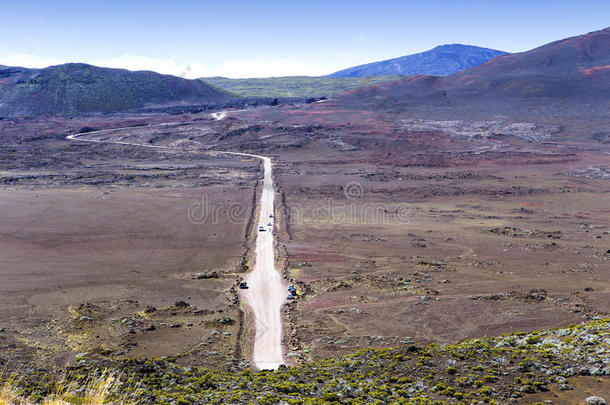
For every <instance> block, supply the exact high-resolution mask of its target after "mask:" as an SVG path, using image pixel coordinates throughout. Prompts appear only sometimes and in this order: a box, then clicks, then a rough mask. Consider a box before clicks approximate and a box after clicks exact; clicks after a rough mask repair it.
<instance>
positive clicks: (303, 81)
mask: <svg viewBox="0 0 610 405" xmlns="http://www.w3.org/2000/svg"><path fill="white" fill-rule="evenodd" d="M401 77H402V76H375V77H336V78H331V77H311V76H286V77H266V78H254V79H229V78H226V77H205V78H202V79H201V80H202V81H203V82H205V83H207V84H209V85H211V86H213V87H215V88H219V89H223V90H225V91H228V92H231V93H233V94H237V95H239V96H242V97H323V96H330V95H333V94H335V93H339V92H341V91H346V90H352V89H355V88H357V87H362V86H368V85H371V84H375V83H380V82H387V81H391V80H397V79H400V78H401Z"/></svg>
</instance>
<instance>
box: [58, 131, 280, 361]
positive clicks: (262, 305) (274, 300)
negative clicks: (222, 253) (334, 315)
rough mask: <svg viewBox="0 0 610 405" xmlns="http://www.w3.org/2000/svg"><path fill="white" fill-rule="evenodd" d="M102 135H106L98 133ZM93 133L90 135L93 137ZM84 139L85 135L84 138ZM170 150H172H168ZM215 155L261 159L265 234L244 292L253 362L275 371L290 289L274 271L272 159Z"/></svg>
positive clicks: (75, 137) (258, 243)
mask: <svg viewBox="0 0 610 405" xmlns="http://www.w3.org/2000/svg"><path fill="white" fill-rule="evenodd" d="M96 132H103V131H96ZM91 134H93V132H90V133H87V135H91ZM83 135H84V134H83ZM67 138H68V139H70V140H81V141H88V142H105V141H99V140H95V139H88V138H83V137H81V136H79V135H70V136H68V137H67ZM112 143H118V144H123V145H133V146H142V147H148V148H159V149H163V148H165V149H167V148H168V147H166V146H155V145H146V144H137V143H128V142H121V141H117V142H112ZM169 148H170V149H171V147H169ZM213 153H227V154H231V155H238V156H248V157H254V158H258V159H262V161H263V167H264V180H263V190H262V194H261V199H260V203H259V213H258V225H257V229H258V228H259V227H261V226H262V227H263V229H264V231H257V237H256V251H255V253H256V262H255V265H254V270H253V271H252V272H251V273H250V274H249V275H248V276H247V278H246V281H247V283H248V285H249V289H247V290H244V296H245V297H246V300H247V301H248V304H249V305H250V307H251V308H252V312H253V314H254V323H255V335H254V349H253V354H252V357H253V358H252V361H253V364H254V366H255V367H256V368H258V369H261V370H264V369H276V368H278V367H279V366H280V365H281V364H284V356H283V347H282V317H281V308H282V305H283V303H284V302H285V300H286V295H287V289H286V285H285V283H284V282H283V280H282V277H281V276H280V274H279V273H278V272H277V271H276V269H275V257H274V248H273V226H271V227H270V226H268V223H271V224H272V225H273V222H274V218H271V217H270V215H272V214H273V200H274V190H273V178H272V173H271V171H272V166H271V159H270V158H268V157H265V156H258V155H252V154H248V153H238V152H223V151H213Z"/></svg>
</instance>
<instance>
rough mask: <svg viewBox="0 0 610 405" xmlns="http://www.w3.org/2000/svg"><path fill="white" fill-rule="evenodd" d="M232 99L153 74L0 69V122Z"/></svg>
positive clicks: (69, 67)
mask: <svg viewBox="0 0 610 405" xmlns="http://www.w3.org/2000/svg"><path fill="white" fill-rule="evenodd" d="M229 98H230V95H229V94H228V93H226V92H222V91H220V90H219V89H215V88H212V87H211V86H209V85H207V84H206V83H203V82H201V81H199V80H188V79H183V78H180V77H176V76H171V75H163V74H160V73H156V72H152V71H146V70H144V71H129V70H126V69H114V68H104V67H98V66H93V65H89V64H85V63H66V64H62V65H54V66H49V67H46V68H42V69H28V68H23V67H11V66H8V67H6V66H0V116H2V117H19V116H39V115H67V114H78V113H105V112H117V111H125V110H130V109H134V108H141V107H146V106H151V105H167V104H184V103H199V104H204V103H210V102H220V101H224V100H226V99H229Z"/></svg>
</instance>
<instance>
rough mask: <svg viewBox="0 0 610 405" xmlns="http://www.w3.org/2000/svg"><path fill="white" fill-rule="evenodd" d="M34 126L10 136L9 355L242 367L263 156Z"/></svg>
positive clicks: (5, 195) (6, 192) (2, 289)
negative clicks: (246, 264) (246, 265)
mask: <svg viewBox="0 0 610 405" xmlns="http://www.w3.org/2000/svg"><path fill="white" fill-rule="evenodd" d="M115 125H116V124H115ZM25 128H26V130H27V129H30V130H31V128H28V127H27V126H26V127H25ZM23 132H26V131H22V133H21V134H20V136H21V137H22V139H20V140H17V141H15V140H14V139H13V138H10V137H8V139H7V138H4V139H3V140H4V141H5V142H6V143H7V144H9V145H8V147H5V148H3V152H4V154H5V156H4V158H3V159H2V163H3V168H2V169H1V170H2V181H3V183H4V184H3V187H2V188H3V190H2V192H1V194H0V196H1V198H0V212H1V216H2V221H1V222H0V246H1V248H0V263H1V265H0V275H1V278H2V283H0V305H1V307H2V309H3V310H2V311H1V313H0V328H3V329H4V331H3V332H2V333H0V347H1V348H2V356H1V357H2V358H4V359H12V360H15V361H17V362H19V361H20V360H23V359H42V360H43V363H46V364H48V360H49V359H53V361H54V362H55V363H56V364H59V365H61V364H65V363H66V362H68V361H72V360H74V359H75V358H78V355H79V354H82V353H97V354H98V355H104V356H111V357H114V358H121V357H143V356H157V357H161V356H179V355H182V356H183V361H186V362H188V363H190V364H202V365H206V366H211V367H221V368H230V367H234V366H236V365H237V364H238V363H237V362H238V361H239V360H241V358H242V354H241V350H242V348H241V346H242V345H241V340H242V339H243V338H244V337H243V336H240V334H241V331H240V322H241V321H243V319H242V318H243V314H242V313H241V310H240V308H239V306H238V305H236V303H235V299H236V294H235V290H234V288H233V287H234V285H235V281H236V280H237V279H238V278H239V277H241V275H240V273H241V272H242V270H243V269H242V267H241V266H242V258H243V255H244V252H245V250H244V249H245V245H244V240H245V233H246V226H247V222H248V217H249V214H250V209H251V206H252V201H253V198H254V186H255V185H256V180H257V179H258V177H259V173H258V162H256V161H254V160H248V159H235V158H226V157H222V156H210V155H209V154H200V155H193V154H190V153H181V152H172V151H169V152H166V151H155V150H142V148H134V147H128V146H116V145H101V144H100V145H97V144H86V143H78V142H69V141H65V140H64V139H63V134H62V135H61V137H60V136H50V137H49V138H46V139H44V140H33V139H32V136H30V137H28V136H27V133H26V135H23ZM32 132H34V131H32ZM60 133H61V132H60ZM5 135H6V132H5ZM23 139H25V140H23ZM11 148H14V149H16V150H17V151H16V152H15V150H13V151H11ZM11 153H13V156H10V155H9V154H11ZM15 154H16V155H17V156H15ZM7 155H8V156H7ZM12 157H16V159H12ZM202 207H205V208H206V209H207V211H205V212H204V211H202V209H203V208H202ZM189 212H190V218H189ZM203 214H206V216H205V217H203V216H202V215H203ZM181 301H182V302H184V303H185V304H184V303H181ZM176 303H178V304H176ZM235 356H237V357H235ZM235 358H236V359H237V360H236V361H234V359H235Z"/></svg>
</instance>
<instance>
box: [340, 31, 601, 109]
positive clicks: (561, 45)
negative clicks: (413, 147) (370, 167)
mask: <svg viewBox="0 0 610 405" xmlns="http://www.w3.org/2000/svg"><path fill="white" fill-rule="evenodd" d="M609 94H610V28H606V29H604V30H600V31H595V32H591V33H588V34H585V35H581V36H577V37H572V38H568V39H564V40H560V41H556V42H552V43H550V44H547V45H544V46H541V47H539V48H536V49H533V50H531V51H527V52H523V53H516V54H510V55H502V56H499V57H497V58H495V59H493V60H491V61H489V62H487V63H485V64H483V65H481V66H477V67H474V68H471V69H468V70H465V71H463V72H459V73H456V74H454V75H451V76H447V77H440V76H412V77H408V78H404V79H401V80H398V81H394V82H389V83H381V84H378V85H375V86H369V87H364V88H360V89H357V90H354V91H351V92H347V93H342V94H340V95H337V97H336V98H335V99H334V102H335V104H338V105H340V106H342V107H349V108H367V109H374V110H376V111H386V112H387V111H390V112H405V111H410V112H414V113H416V112H420V113H425V114H432V113H434V114H438V113H440V114H445V115H450V114H452V113H453V114H454V115H460V116H468V115H469V114H470V115H476V116H481V114H482V115H486V116H495V115H512V116H518V115H530V116H531V115H535V116H547V117H549V116H564V117H565V116H567V115H570V116H578V117H593V118H602V119H607V118H608V117H609V111H610V96H609Z"/></svg>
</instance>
